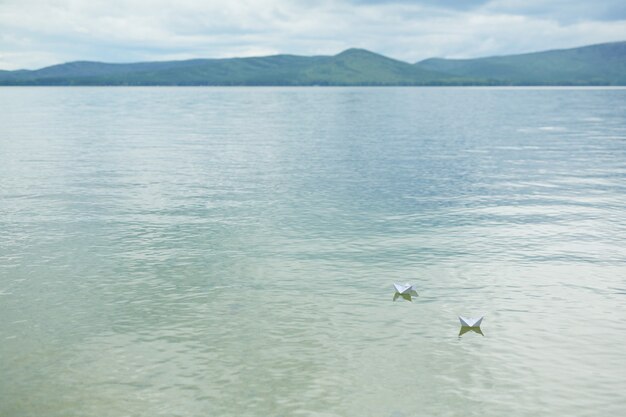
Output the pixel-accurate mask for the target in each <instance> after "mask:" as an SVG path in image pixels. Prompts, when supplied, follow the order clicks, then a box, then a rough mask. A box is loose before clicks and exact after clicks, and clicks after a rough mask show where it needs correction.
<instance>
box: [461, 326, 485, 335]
mask: <svg viewBox="0 0 626 417" xmlns="http://www.w3.org/2000/svg"><path fill="white" fill-rule="evenodd" d="M467 332H474V333H478V334H479V335H481V336H484V333H483V331H482V330H481V329H480V327H467V326H461V330H460V331H459V337H461V336H463V335H464V334H465V333H467Z"/></svg>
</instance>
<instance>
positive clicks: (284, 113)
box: [0, 88, 626, 417]
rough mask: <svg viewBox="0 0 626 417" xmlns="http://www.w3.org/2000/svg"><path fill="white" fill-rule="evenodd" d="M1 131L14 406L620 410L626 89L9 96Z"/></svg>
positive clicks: (13, 410)
mask: <svg viewBox="0 0 626 417" xmlns="http://www.w3.org/2000/svg"><path fill="white" fill-rule="evenodd" d="M0 126H1V132H2V134H1V135H0V416H2V417H22V416H46V417H67V416H80V417H119V416H122V415H132V416H137V417H144V416H146V417H148V416H150V417H154V416H174V415H176V416H182V417H186V416H200V415H207V416H208V415H211V416H238V417H247V416H255V417H256V416H296V415H299V416H359V417H360V416H365V417H367V416H376V417H380V416H389V415H390V414H393V413H397V412H396V411H394V410H402V413H403V415H407V416H460V415H462V416H510V417H528V416H544V415H545V416H573V415H581V414H586V415H598V416H618V415H626V402H625V401H624V396H623V394H622V393H623V392H625V391H626V377H625V374H624V366H623V364H624V353H623V346H624V344H625V343H626V312H625V309H624V301H625V299H624V291H623V289H624V288H625V286H626V284H625V282H624V277H625V276H626V245H624V236H626V162H625V161H626V90H620V89H503V88H494V89H491V88H480V89H472V88H292V89H290V88H250V89H249V88H232V89H228V88H129V89H127V88H74V89H73V88H3V89H0ZM547 127H549V128H547ZM409 277H410V279H411V280H414V281H413V282H415V283H417V284H418V288H420V297H419V299H414V298H413V297H410V300H413V301H414V302H412V303H410V302H401V301H405V300H406V299H405V298H404V297H396V296H395V295H394V297H393V298H394V300H396V301H398V302H395V303H393V302H392V303H390V302H389V298H390V297H389V294H390V292H389V291H390V285H391V283H393V282H397V281H399V280H404V279H405V278H409ZM407 301H408V300H407ZM581 310H582V311H583V313H584V314H582V315H581V314H580V313H581ZM465 311H480V312H484V313H486V314H488V315H489V327H488V329H486V330H487V333H488V336H489V337H474V336H476V335H472V334H470V335H465V336H464V337H463V343H459V338H458V337H457V334H456V326H457V323H458V322H457V321H456V320H455V319H454V318H455V317H456V314H457V313H458V312H465ZM461 333H462V334H463V329H461ZM462 334H461V335H459V336H462ZM389 358H410V363H411V372H406V369H407V362H406V361H405V360H396V361H390V360H389ZM399 392H400V393H402V396H401V397H400V398H399V397H398V393H399Z"/></svg>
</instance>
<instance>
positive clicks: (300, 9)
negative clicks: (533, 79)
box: [0, 0, 626, 69]
mask: <svg viewBox="0 0 626 417" xmlns="http://www.w3.org/2000/svg"><path fill="white" fill-rule="evenodd" d="M625 18H626V17H625V16H624V6H622V5H621V2H617V1H613V0H607V1H604V2H595V3H593V4H591V3H590V2H583V1H578V0H571V1H567V2H565V1H563V0H554V1H552V2H539V1H537V0H525V1H519V0H491V1H487V0H468V1H464V2H461V1H452V0H444V1H435V0H424V1H402V0H396V1H377V0H343V1H330V0H322V1H318V2H314V3H313V2H309V1H304V0H237V1H235V0H233V1H231V2H224V1H216V0H177V1H176V2H172V1H171V0H108V1H104V0H3V1H2V2H0V27H2V32H0V68H4V69H16V68H22V67H26V68H37V67H41V66H45V65H50V64H55V63H59V62H65V61H70V60H78V59H88V60H98V61H109V62H129V61H142V60H167V59H187V58H194V57H229V56H253V55H267V54H274V53H295V54H303V55H311V54H334V53H337V52H339V51H341V50H343V49H346V48H349V47H361V48H366V49H370V50H373V51H376V52H380V53H383V54H386V55H389V56H391V57H395V58H398V59H403V60H407V61H410V62H414V61H417V60H420V59H424V58H427V57H430V56H445V57H474V56H485V55H494V54H507V53H519V52H528V51H536V50H543V49H550V48H562V47H573V46H578V45H584V44H591V43H600V42H606V41H615V40H623V39H626V24H625V20H624V19H625Z"/></svg>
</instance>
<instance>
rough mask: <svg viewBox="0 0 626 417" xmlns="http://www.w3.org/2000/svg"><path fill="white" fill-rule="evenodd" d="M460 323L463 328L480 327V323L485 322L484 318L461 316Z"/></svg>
mask: <svg viewBox="0 0 626 417" xmlns="http://www.w3.org/2000/svg"><path fill="white" fill-rule="evenodd" d="M459 321H460V322H461V326H463V327H480V322H482V321H483V317H482V316H481V317H477V318H469V317H461V316H459Z"/></svg>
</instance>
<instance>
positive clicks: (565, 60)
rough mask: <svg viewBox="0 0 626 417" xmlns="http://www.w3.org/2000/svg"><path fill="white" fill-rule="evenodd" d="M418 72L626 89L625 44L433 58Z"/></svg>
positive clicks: (498, 81)
mask: <svg viewBox="0 0 626 417" xmlns="http://www.w3.org/2000/svg"><path fill="white" fill-rule="evenodd" d="M415 65H416V66H417V67H418V68H422V69H427V70H431V71H438V72H443V73H446V74H450V75H456V76H458V77H462V78H465V77H472V78H477V79H482V80H485V81H486V82H489V83H495V84H512V85H527V84H530V85H537V84H538V85H626V42H614V43H605V44H600V45H591V46H584V47H580V48H572V49H562V50H554V51H545V52H537V53H529V54H522V55H510V56H498V57H489V58H479V59H439V58H431V59H427V60H425V61H421V62H418V63H417V64H415Z"/></svg>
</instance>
